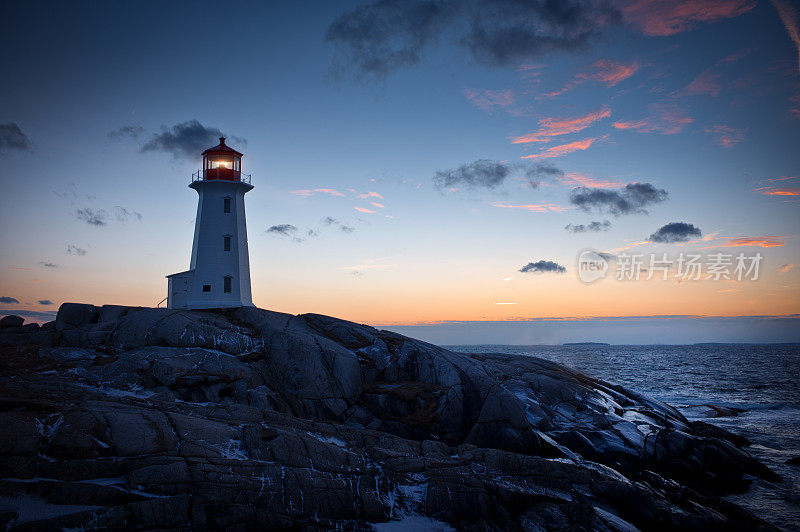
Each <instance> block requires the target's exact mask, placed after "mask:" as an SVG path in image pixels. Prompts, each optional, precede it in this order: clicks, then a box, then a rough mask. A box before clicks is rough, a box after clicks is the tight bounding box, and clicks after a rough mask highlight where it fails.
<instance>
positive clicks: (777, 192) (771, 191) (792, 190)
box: [754, 187, 800, 196]
mask: <svg viewBox="0 0 800 532" xmlns="http://www.w3.org/2000/svg"><path fill="white" fill-rule="evenodd" d="M754 191H755V192H758V193H759V194H764V195H765V196H800V187H783V188H781V187H759V188H757V189H755V190H754Z"/></svg>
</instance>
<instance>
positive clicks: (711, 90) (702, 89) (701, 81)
mask: <svg viewBox="0 0 800 532" xmlns="http://www.w3.org/2000/svg"><path fill="white" fill-rule="evenodd" d="M721 75H722V74H721V73H720V72H716V71H714V70H712V69H708V70H704V71H703V72H701V73H700V74H699V75H698V76H697V77H696V78H694V79H693V80H692V82H691V83H689V84H688V85H687V86H686V87H684V88H683V89H681V90H679V91H676V92H674V93H673V96H676V97H680V96H697V95H699V94H708V95H709V96H717V95H718V94H719V92H720V91H721V90H722V86H721V85H720V84H719V83H718V82H717V80H718V79H719V77H720V76H721Z"/></svg>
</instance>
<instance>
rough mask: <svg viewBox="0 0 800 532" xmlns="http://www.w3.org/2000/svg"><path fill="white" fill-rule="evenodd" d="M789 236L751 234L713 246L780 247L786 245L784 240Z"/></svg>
mask: <svg viewBox="0 0 800 532" xmlns="http://www.w3.org/2000/svg"><path fill="white" fill-rule="evenodd" d="M786 238H787V237H785V236H751V237H741V238H734V239H731V240H728V241H727V242H723V243H722V244H719V245H716V246H712V247H720V248H738V247H760V248H778V247H783V246H785V245H786V243H785V242H784V241H785V239H786Z"/></svg>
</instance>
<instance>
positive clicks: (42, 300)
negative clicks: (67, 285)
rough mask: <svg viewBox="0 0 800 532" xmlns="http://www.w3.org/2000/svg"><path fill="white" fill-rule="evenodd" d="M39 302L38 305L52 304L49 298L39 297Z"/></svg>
mask: <svg viewBox="0 0 800 532" xmlns="http://www.w3.org/2000/svg"><path fill="white" fill-rule="evenodd" d="M39 304H40V305H52V304H53V302H52V301H50V300H49V299H40V300H39Z"/></svg>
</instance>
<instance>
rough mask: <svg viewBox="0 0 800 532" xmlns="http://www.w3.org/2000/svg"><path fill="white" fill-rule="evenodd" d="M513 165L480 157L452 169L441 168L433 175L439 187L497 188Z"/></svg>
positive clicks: (434, 181) (509, 172)
mask: <svg viewBox="0 0 800 532" xmlns="http://www.w3.org/2000/svg"><path fill="white" fill-rule="evenodd" d="M511 170H512V168H511V166H510V165H508V164H505V163H501V162H497V161H488V160H486V159H479V160H477V161H475V162H472V163H467V164H462V165H461V166H459V167H458V168H454V169H452V170H439V171H438V172H436V175H435V176H433V183H434V184H435V185H436V186H437V187H439V188H451V187H456V186H459V185H466V186H469V187H485V188H495V187H497V186H498V185H499V184H501V183H502V182H503V181H505V179H506V178H507V177H508V176H509V174H511Z"/></svg>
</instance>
